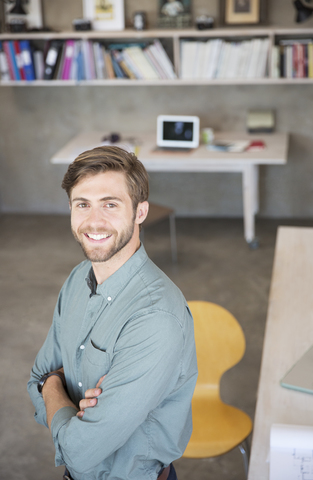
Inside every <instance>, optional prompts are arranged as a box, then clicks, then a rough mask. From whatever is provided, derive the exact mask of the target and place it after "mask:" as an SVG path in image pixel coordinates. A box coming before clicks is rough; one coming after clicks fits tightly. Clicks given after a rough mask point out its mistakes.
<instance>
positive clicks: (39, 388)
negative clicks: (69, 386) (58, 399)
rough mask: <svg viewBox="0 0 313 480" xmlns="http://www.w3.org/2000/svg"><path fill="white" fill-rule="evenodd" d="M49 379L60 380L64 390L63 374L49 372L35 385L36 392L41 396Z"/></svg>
mask: <svg viewBox="0 0 313 480" xmlns="http://www.w3.org/2000/svg"><path fill="white" fill-rule="evenodd" d="M50 377H59V378H60V380H61V381H62V384H63V387H64V389H66V382H65V376H64V373H62V372H59V371H58V372H50V373H45V374H44V375H43V376H42V377H41V378H40V380H39V382H38V384H37V389H38V392H39V393H41V394H42V389H43V387H44V385H45V383H46V381H47V380H48V378H50Z"/></svg>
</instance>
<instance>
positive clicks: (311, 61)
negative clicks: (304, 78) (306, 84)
mask: <svg viewBox="0 0 313 480" xmlns="http://www.w3.org/2000/svg"><path fill="white" fill-rule="evenodd" d="M308 77H309V78H313V43H312V42H311V43H309V44H308Z"/></svg>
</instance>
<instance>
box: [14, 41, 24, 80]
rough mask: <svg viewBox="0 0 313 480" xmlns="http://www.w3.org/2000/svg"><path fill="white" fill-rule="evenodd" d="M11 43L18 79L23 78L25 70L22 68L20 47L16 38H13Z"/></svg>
mask: <svg viewBox="0 0 313 480" xmlns="http://www.w3.org/2000/svg"><path fill="white" fill-rule="evenodd" d="M12 45H13V48H14V54H15V61H16V66H17V69H18V71H19V74H20V80H25V79H26V77H25V72H24V68H23V59H22V55H21V48H20V44H19V42H18V40H13V41H12Z"/></svg>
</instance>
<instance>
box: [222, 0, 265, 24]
mask: <svg viewBox="0 0 313 480" xmlns="http://www.w3.org/2000/svg"><path fill="white" fill-rule="evenodd" d="M220 5H221V21H222V22H221V23H222V24H224V25H229V26H236V25H258V24H260V23H265V20H266V0H222V1H221V2H220Z"/></svg>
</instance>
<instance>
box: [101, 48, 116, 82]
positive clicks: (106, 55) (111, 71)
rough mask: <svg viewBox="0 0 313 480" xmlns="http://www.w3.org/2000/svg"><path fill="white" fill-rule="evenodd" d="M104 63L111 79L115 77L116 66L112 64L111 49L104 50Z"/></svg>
mask: <svg viewBox="0 0 313 480" xmlns="http://www.w3.org/2000/svg"><path fill="white" fill-rule="evenodd" d="M104 63H105V67H106V72H107V76H108V78H110V79H113V78H115V73H114V68H113V64H112V58H111V53H110V52H109V51H105V52H104Z"/></svg>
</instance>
